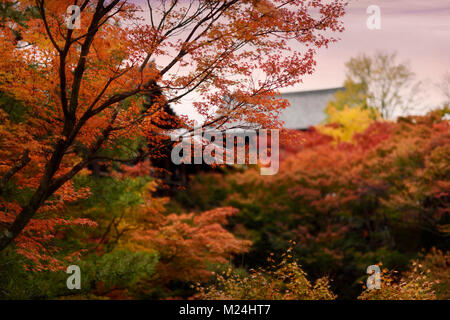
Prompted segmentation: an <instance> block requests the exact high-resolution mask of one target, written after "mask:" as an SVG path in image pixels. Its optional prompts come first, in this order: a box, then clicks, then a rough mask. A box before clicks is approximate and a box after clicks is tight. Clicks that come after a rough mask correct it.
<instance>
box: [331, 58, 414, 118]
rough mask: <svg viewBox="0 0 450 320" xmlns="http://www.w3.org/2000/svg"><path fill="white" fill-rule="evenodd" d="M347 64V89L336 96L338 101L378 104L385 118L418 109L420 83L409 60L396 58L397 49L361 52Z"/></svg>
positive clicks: (343, 102)
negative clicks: (391, 51)
mask: <svg viewBox="0 0 450 320" xmlns="http://www.w3.org/2000/svg"><path fill="white" fill-rule="evenodd" d="M346 68H347V80H346V84H345V88H346V90H347V91H348V92H347V93H345V91H344V92H343V93H341V94H340V95H341V96H339V95H338V96H337V101H338V102H341V103H338V104H340V105H342V104H347V105H349V106H350V107H351V106H352V104H358V105H360V106H362V107H365V106H368V107H371V108H375V109H377V110H378V111H379V113H380V114H381V115H382V116H383V118H385V119H392V118H394V117H397V116H399V115H405V114H406V113H411V111H415V110H413V109H412V108H413V106H417V105H418V102H417V98H418V90H419V89H420V86H421V83H420V82H417V81H416V80H415V74H414V72H412V71H411V69H410V67H409V66H408V65H407V64H406V63H404V62H397V55H396V53H385V52H377V53H375V54H374V55H366V54H360V55H359V56H357V57H354V58H351V59H350V60H349V61H348V62H347V63H346Z"/></svg>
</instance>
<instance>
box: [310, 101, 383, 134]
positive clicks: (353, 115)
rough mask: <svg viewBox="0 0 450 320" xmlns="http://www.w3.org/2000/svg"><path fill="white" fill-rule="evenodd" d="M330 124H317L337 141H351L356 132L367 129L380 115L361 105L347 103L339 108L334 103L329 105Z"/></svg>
mask: <svg viewBox="0 0 450 320" xmlns="http://www.w3.org/2000/svg"><path fill="white" fill-rule="evenodd" d="M327 112H328V114H329V119H328V124H326V125H320V126H317V129H318V130H319V131H320V132H321V133H323V134H326V135H329V136H332V137H333V138H334V139H336V141H337V142H342V141H347V142H350V141H351V140H352V138H353V136H354V135H355V134H356V133H359V132H363V131H364V130H365V129H367V128H368V127H369V126H370V125H371V124H372V123H373V122H374V121H375V120H376V119H377V118H379V115H378V113H377V112H376V111H374V110H372V109H367V108H362V107H360V106H357V107H353V108H350V107H348V106H347V105H346V106H344V107H343V109H341V110H338V109H337V108H336V107H334V106H333V105H329V106H328V107H327Z"/></svg>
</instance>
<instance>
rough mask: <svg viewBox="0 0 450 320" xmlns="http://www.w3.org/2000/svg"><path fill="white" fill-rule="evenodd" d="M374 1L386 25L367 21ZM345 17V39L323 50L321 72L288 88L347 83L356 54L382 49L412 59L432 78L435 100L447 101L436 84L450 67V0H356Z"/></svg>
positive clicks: (416, 67)
mask: <svg viewBox="0 0 450 320" xmlns="http://www.w3.org/2000/svg"><path fill="white" fill-rule="evenodd" d="M370 5H378V6H379V7H380V10H381V29H380V30H369V29H368V28H367V26H366V20H367V18H368V16H369V15H368V14H367V13H366V9H367V7H369V6H370ZM343 21H344V26H345V29H346V30H345V31H344V32H343V33H341V34H340V38H341V40H340V41H339V42H337V43H334V44H332V45H331V46H330V47H329V48H328V49H322V50H320V52H319V54H318V55H317V69H316V72H315V73H314V74H313V75H311V76H308V77H306V78H305V79H304V83H303V84H302V85H300V86H298V87H295V88H290V89H289V90H288V91H293V90H311V89H320V88H328V87H335V86H341V85H342V83H343V81H344V78H345V66H344V64H345V62H346V61H347V60H348V59H349V58H350V57H352V56H355V55H358V54H359V53H366V54H370V53H373V52H375V51H377V50H382V51H396V52H397V53H398V61H407V62H409V64H410V66H411V68H412V70H413V71H414V72H416V74H417V77H418V79H419V80H424V81H425V82H427V87H429V88H427V90H429V91H428V92H429V93H430V95H428V97H429V98H430V103H432V104H434V103H439V102H440V101H441V100H442V96H441V95H440V93H439V91H438V90H437V89H436V88H434V86H433V84H434V82H438V81H439V80H440V78H441V77H442V75H443V74H444V73H445V72H446V71H448V72H450V1H448V0H427V1H424V0H381V1H374V0H350V5H349V6H348V8H347V12H346V15H345V17H344V20H343Z"/></svg>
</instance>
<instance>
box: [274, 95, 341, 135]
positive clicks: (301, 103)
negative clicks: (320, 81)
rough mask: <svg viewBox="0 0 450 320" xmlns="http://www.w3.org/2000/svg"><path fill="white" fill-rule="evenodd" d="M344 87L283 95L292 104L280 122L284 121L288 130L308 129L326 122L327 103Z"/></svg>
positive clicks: (284, 111)
mask: <svg viewBox="0 0 450 320" xmlns="http://www.w3.org/2000/svg"><path fill="white" fill-rule="evenodd" d="M343 89H344V88H343V87H339V88H330V89H321V90H311V91H297V92H287V93H282V94H281V97H282V98H285V99H287V100H288V101H289V102H290V104H291V105H290V106H289V107H287V108H286V109H285V110H283V111H282V112H281V114H280V118H279V119H280V120H282V121H284V123H285V125H284V127H285V128H287V129H307V128H308V127H309V126H315V125H317V124H320V123H321V122H322V121H324V120H325V117H326V115H325V113H324V109H325V107H326V105H327V102H328V101H329V100H331V99H332V98H333V95H334V94H335V93H336V91H338V90H343Z"/></svg>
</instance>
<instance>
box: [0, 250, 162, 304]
mask: <svg viewBox="0 0 450 320" xmlns="http://www.w3.org/2000/svg"><path fill="white" fill-rule="evenodd" d="M23 260H24V259H23V257H21V256H19V255H17V254H16V253H14V252H13V251H12V250H10V251H8V252H4V253H2V256H1V259H0V266H1V267H2V272H1V273H0V287H1V290H0V299H57V298H61V297H69V296H77V297H78V298H81V297H83V296H85V295H89V294H95V295H96V296H100V295H103V296H105V295H106V294H107V293H108V292H110V291H112V290H118V289H121V290H123V289H124V288H130V287H132V286H133V285H135V284H136V283H137V282H138V281H139V280H141V279H143V278H149V277H151V276H152V275H153V273H154V269H155V265H156V263H157V262H158V257H157V254H156V253H144V252H130V251H120V250H118V251H113V252H111V253H106V254H104V255H101V256H98V255H91V256H88V257H84V258H83V260H82V261H74V262H73V264H75V265H78V266H79V267H80V269H81V289H80V290H69V289H68V288H67V286H66V281H67V278H68V277H69V274H66V273H65V272H64V271H58V272H48V271H44V272H32V271H25V269H24V268H23V263H24V261H23Z"/></svg>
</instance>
